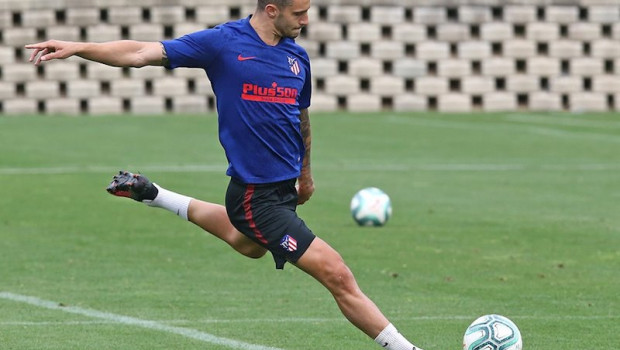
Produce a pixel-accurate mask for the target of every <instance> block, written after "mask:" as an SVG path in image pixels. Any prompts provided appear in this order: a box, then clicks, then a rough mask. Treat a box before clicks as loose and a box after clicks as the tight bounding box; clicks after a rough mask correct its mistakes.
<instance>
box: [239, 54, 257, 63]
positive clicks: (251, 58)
mask: <svg viewBox="0 0 620 350" xmlns="http://www.w3.org/2000/svg"><path fill="white" fill-rule="evenodd" d="M255 58H256V56H249V57H243V56H241V54H240V55H239V56H237V59H238V60H239V61H247V60H253V59H255Z"/></svg>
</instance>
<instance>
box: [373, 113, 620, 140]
mask: <svg viewBox="0 0 620 350" xmlns="http://www.w3.org/2000/svg"><path fill="white" fill-rule="evenodd" d="M511 118H512V119H511ZM558 118H560V117H558ZM385 120H386V121H388V122H391V123H396V124H405V125H419V126H427V127H434V128H448V129H459V130H470V131H490V132H491V131H497V130H511V131H515V130H518V129H520V130H523V131H525V132H529V133H532V134H537V135H543V136H550V137H561V138H571V139H586V140H591V141H603V142H611V143H620V135H613V134H609V133H596V132H586V131H570V130H561V129H557V128H553V127H554V126H562V125H568V124H560V123H555V124H550V123H547V125H549V127H541V126H539V125H540V124H542V123H536V124H528V123H525V121H524V120H523V119H518V118H515V117H514V116H512V117H511V116H506V117H505V119H502V120H508V121H513V122H515V123H512V124H509V123H502V120H498V121H497V122H467V121H454V120H441V119H428V118H407V117H403V116H398V115H390V116H388V117H387V118H386V119H385ZM600 124H602V123H600ZM600 124H593V123H590V124H586V123H583V125H584V126H585V125H589V126H597V127H599V128H600V126H601V125H600ZM535 125H536V126H535ZM577 125H578V124H575V126H577ZM609 128H615V125H614V124H611V125H610V127H609Z"/></svg>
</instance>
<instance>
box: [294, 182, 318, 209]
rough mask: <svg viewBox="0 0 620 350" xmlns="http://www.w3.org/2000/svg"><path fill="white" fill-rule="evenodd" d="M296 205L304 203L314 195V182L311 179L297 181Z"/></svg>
mask: <svg viewBox="0 0 620 350" xmlns="http://www.w3.org/2000/svg"><path fill="white" fill-rule="evenodd" d="M295 187H296V188H297V204H304V203H306V202H307V201H308V200H309V199H310V197H311V196H312V194H313V193H314V181H313V180H312V177H308V178H304V179H302V178H299V179H297V184H296V185H295Z"/></svg>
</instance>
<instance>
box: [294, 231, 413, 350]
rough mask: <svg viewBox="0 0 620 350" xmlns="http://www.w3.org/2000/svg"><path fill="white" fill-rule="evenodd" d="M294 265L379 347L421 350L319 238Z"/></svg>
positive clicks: (392, 349)
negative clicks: (366, 292) (393, 324)
mask: <svg viewBox="0 0 620 350" xmlns="http://www.w3.org/2000/svg"><path fill="white" fill-rule="evenodd" d="M295 265H296V266H297V267H299V268H300V269H301V270H303V271H305V272H306V273H308V274H309V275H311V276H312V277H314V278H315V279H317V280H318V281H319V282H320V283H321V284H323V285H324V286H325V287H326V288H327V289H328V290H329V291H330V293H331V294H332V296H333V297H334V299H335V300H336V303H337V304H338V307H339V308H340V310H341V312H342V314H343V315H344V316H345V317H346V318H347V319H348V320H349V321H350V322H351V323H352V324H353V325H355V326H356V327H357V328H359V329H360V330H361V331H362V332H364V333H365V334H366V335H368V336H369V337H371V338H372V339H374V340H375V341H376V342H377V343H379V345H381V346H383V347H384V348H386V349H390V350H412V349H413V350H416V349H417V350H421V349H419V348H416V347H415V346H414V345H413V344H411V343H410V342H409V341H408V340H407V339H405V338H404V337H403V336H402V335H401V334H400V333H398V331H397V330H396V328H394V326H392V324H391V323H390V321H388V319H387V318H386V317H385V316H384V315H383V313H382V312H381V311H380V310H379V308H378V307H377V306H376V305H375V303H374V302H373V301H372V300H370V298H368V297H367V296H366V295H365V294H364V293H363V292H362V290H361V289H360V288H359V286H358V285H357V282H356V280H355V277H354V276H353V273H352V272H351V270H350V269H349V267H348V266H347V265H346V264H345V262H344V260H343V259H342V257H341V256H340V254H338V252H336V250H334V249H333V248H332V247H331V246H329V245H328V244H327V243H326V242H325V241H323V240H322V239H320V238H319V237H316V238H315V239H314V241H313V242H312V244H311V245H310V247H309V248H308V250H307V251H306V252H305V253H304V255H302V257H301V258H300V259H299V260H298V261H297V263H296V264H295Z"/></svg>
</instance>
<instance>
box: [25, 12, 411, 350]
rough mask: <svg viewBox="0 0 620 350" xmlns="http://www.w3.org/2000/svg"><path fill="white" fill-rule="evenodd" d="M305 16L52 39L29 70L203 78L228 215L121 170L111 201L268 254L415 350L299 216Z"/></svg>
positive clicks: (347, 312)
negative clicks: (150, 34)
mask: <svg viewBox="0 0 620 350" xmlns="http://www.w3.org/2000/svg"><path fill="white" fill-rule="evenodd" d="M309 9H310V0H258V1H257V8H256V11H255V13H254V14H253V15H252V16H249V17H247V18H245V19H241V20H238V21H233V22H229V23H225V24H222V25H219V26H217V27H215V28H212V29H206V30H202V31H198V32H195V33H192V34H188V35H185V36H183V37H180V38H177V39H174V40H166V41H162V42H139V41H131V40H120V41H112V42H106V43H79V42H64V41H56V40H49V41H46V42H41V43H36V44H31V45H26V48H27V49H32V50H33V52H32V55H31V56H30V61H33V62H34V63H35V64H36V65H38V64H40V63H41V62H44V61H49V60H53V59H64V58H68V57H70V56H79V57H82V58H84V59H87V60H91V61H95V62H100V63H103V64H107V65H110V66H118V67H143V66H147V65H151V66H165V67H167V68H169V69H174V68H177V67H190V68H200V69H203V70H204V71H205V72H206V74H207V76H208V78H209V79H210V80H211V83H212V86H213V90H214V91H215V94H216V96H217V111H218V118H219V138H220V143H221V144H222V146H223V148H224V151H225V153H226V157H227V159H228V162H229V167H228V170H227V175H229V176H230V178H231V179H230V183H229V186H228V189H227V191H226V206H225V207H224V206H221V205H218V204H215V203H209V202H205V201H201V200H198V199H195V198H191V197H188V196H185V195H182V194H179V193H175V192H172V191H169V190H167V189H165V188H162V187H160V186H159V185H157V184H155V183H152V182H151V181H149V180H148V179H147V178H146V177H145V176H143V175H138V174H132V173H129V172H126V171H121V172H120V173H119V174H118V175H116V176H114V178H113V180H112V182H111V183H110V185H109V186H108V188H107V190H108V192H110V193H112V194H114V195H117V196H124V197H130V198H133V199H135V200H137V201H140V202H144V203H146V204H148V205H150V206H153V207H161V208H164V209H167V210H170V211H172V212H173V213H176V214H177V215H178V216H180V217H182V218H183V219H186V220H189V221H190V222H192V223H194V224H196V225H198V226H199V227H201V228H202V229H204V230H206V231H208V232H210V233H211V234H213V235H215V236H217V237H218V238H220V239H222V240H224V241H225V242H226V243H228V244H229V245H230V246H231V247H232V248H234V249H235V250H237V251H238V252H239V253H241V254H243V255H246V256H248V257H251V258H260V257H262V256H263V255H265V253H266V252H267V251H269V252H271V255H272V256H273V258H274V260H275V264H276V268H278V269H282V268H283V267H284V264H285V263H286V262H290V263H291V264H293V265H295V266H296V267H298V268H299V269H301V270H303V271H305V272H306V273H308V274H309V275H311V276H312V277H314V278H315V279H316V280H318V281H319V282H320V283H321V284H323V285H324V286H325V287H326V288H327V289H328V290H329V291H330V292H331V294H332V295H333V297H334V299H335V301H336V303H337V304H338V307H339V308H340V310H341V311H342V313H343V314H344V316H345V317H346V318H347V319H348V320H349V321H350V322H351V323H352V324H354V325H355V326H356V327H357V328H359V329H360V330H361V331H362V332H364V333H365V334H367V335H368V336H370V337H371V338H372V339H374V340H375V341H376V342H377V343H378V344H379V345H380V346H382V347H384V348H386V349H390V350H416V349H418V350H419V348H417V347H415V346H414V345H413V344H411V343H410V342H409V341H408V340H407V339H405V338H404V337H403V336H402V335H401V334H400V333H399V332H398V331H397V329H396V328H395V327H394V326H393V325H392V324H391V323H390V322H389V321H388V319H387V318H386V317H385V316H384V315H383V314H382V313H381V311H380V310H379V309H378V308H377V306H376V305H375V304H374V303H373V302H372V301H371V300H370V299H369V298H368V297H367V296H366V295H365V294H364V293H363V292H362V291H361V290H360V288H359V287H358V285H357V282H356V280H355V278H354V276H353V274H352V273H351V271H350V270H349V268H348V267H347V265H346V264H345V263H344V261H343V259H342V257H341V256H340V254H339V253H338V252H336V251H335V250H334V249H333V248H332V247H331V246H329V245H328V244H327V243H326V242H325V241H323V240H322V239H320V238H319V237H316V236H315V235H314V234H313V233H312V231H311V230H310V229H309V228H308V227H307V226H306V225H305V223H304V222H303V221H302V220H301V219H300V218H299V217H298V216H297V213H296V207H297V205H298V204H303V203H304V202H306V201H307V200H308V199H309V198H310V196H311V195H312V193H313V192H314V184H313V179H312V173H311V167H310V150H311V133H310V122H309V115H308V107H309V106H310V94H311V77H310V62H309V58H308V55H307V53H306V51H305V50H304V49H303V48H302V47H300V46H299V45H297V44H296V43H295V41H294V39H295V38H296V37H297V36H298V35H299V33H300V31H301V29H302V28H303V27H304V26H305V25H306V24H307V23H308V10H309Z"/></svg>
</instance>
